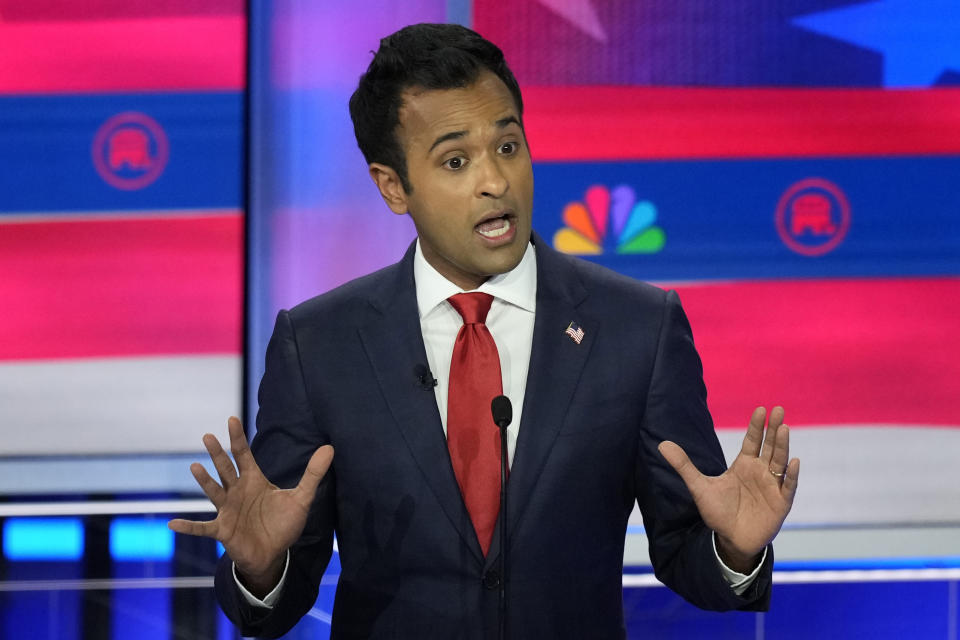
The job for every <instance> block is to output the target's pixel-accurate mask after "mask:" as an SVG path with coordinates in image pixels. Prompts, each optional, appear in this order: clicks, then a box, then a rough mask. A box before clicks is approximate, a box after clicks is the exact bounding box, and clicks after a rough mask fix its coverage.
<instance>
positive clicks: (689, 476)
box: [660, 407, 800, 573]
mask: <svg viewBox="0 0 960 640" xmlns="http://www.w3.org/2000/svg"><path fill="white" fill-rule="evenodd" d="M766 415H767V412H766V409H765V408H763V407H757V408H756V409H755V410H754V412H753V416H751V418H750V426H749V427H748V428H747V434H746V436H744V439H743V446H742V447H741V449H740V453H739V454H738V455H737V457H736V459H735V460H734V461H733V464H732V465H730V468H729V469H727V471H726V472H724V473H723V474H722V475H719V476H705V475H703V474H702V473H700V471H699V470H698V469H697V468H696V467H695V466H694V464H693V463H692V462H691V461H690V458H688V457H687V454H686V453H685V452H684V450H683V449H682V448H681V447H680V446H679V445H677V444H675V443H673V442H670V441H665V442H661V443H660V453H661V454H662V455H663V457H664V458H666V460H667V462H669V463H670V465H671V466H672V467H673V468H674V469H675V470H676V471H677V473H678V474H680V477H681V478H682V479H683V481H684V483H685V484H686V485H687V489H689V490H690V494H691V495H692V496H693V500H694V502H696V505H697V509H698V510H699V511H700V517H701V518H703V521H704V523H706V525H707V526H708V527H710V528H711V529H713V531H714V532H715V533H716V535H717V551H718V552H719V553H720V557H721V559H723V561H724V563H726V564H727V566H729V567H730V568H731V569H735V570H737V571H740V572H742V573H749V572H750V571H752V570H753V568H754V566H755V565H756V562H757V558H758V556H759V554H760V552H761V551H763V549H764V547H766V546H767V544H769V542H770V541H771V540H773V538H774V537H775V536H776V535H777V533H778V532H779V531H780V527H781V526H782V525H783V521H784V519H785V518H786V517H787V514H788V513H789V512H790V508H791V507H792V506H793V498H794V496H795V495H796V493H797V482H798V480H799V477H800V460H799V459H797V458H794V459H792V460H790V459H789V454H790V429H789V428H788V427H787V425H785V424H783V407H774V408H773V410H772V411H771V412H770V424H769V425H768V427H767V433H766V438H764V433H763V425H764V422H765V421H766ZM788 461H789V462H788Z"/></svg>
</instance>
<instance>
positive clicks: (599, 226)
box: [553, 184, 667, 255]
mask: <svg viewBox="0 0 960 640" xmlns="http://www.w3.org/2000/svg"><path fill="white" fill-rule="evenodd" d="M656 221H657V207H656V206H654V204H653V203H652V202H650V201H649V200H641V201H640V202H637V194H636V192H635V191H634V190H633V188H632V187H629V186H627V185H625V184H622V185H620V186H618V187H614V189H613V190H612V191H611V190H610V189H608V188H607V187H605V186H603V185H594V186H592V187H590V188H589V189H587V192H586V194H584V198H583V202H571V203H570V204H568V205H567V206H566V207H565V208H564V210H563V222H564V224H566V226H565V227H563V228H562V229H560V230H559V231H557V233H556V234H554V236H553V246H554V248H555V249H557V251H562V252H564V253H573V254H577V255H600V254H602V253H604V252H605V251H608V252H609V251H612V252H614V253H620V254H643V253H646V254H649V253H657V252H658V251H660V250H661V249H663V245H664V243H665V242H666V239H667V237H666V235H665V234H664V232H663V229H661V228H660V227H658V226H656V225H655V224H654V223H655V222H656Z"/></svg>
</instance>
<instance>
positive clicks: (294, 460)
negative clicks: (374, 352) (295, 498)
mask: <svg viewBox="0 0 960 640" xmlns="http://www.w3.org/2000/svg"><path fill="white" fill-rule="evenodd" d="M300 357H301V354H300V349H299V346H298V344H297V339H296V333H295V330H294V327H293V323H292V320H291V318H290V315H289V314H288V313H287V312H286V311H281V312H280V314H279V315H278V317H277V322H276V326H275V327H274V331H273V336H272V337H271V338H270V343H269V345H268V346H267V357H266V367H265V370H264V374H263V379H262V380H261V382H260V391H259V395H258V399H259V402H260V410H259V411H258V413H257V435H256V437H255V438H254V440H253V443H252V444H251V449H252V451H253V455H254V457H255V458H256V460H257V463H258V464H259V465H260V468H261V470H262V471H263V473H264V475H265V476H266V477H267V478H268V479H269V480H270V481H271V482H273V483H274V484H276V485H277V486H278V487H280V488H284V489H286V488H291V487H294V486H296V484H297V483H298V482H299V480H300V476H301V475H302V474H303V471H304V469H305V468H306V466H307V461H308V460H309V459H310V456H311V455H313V452H314V451H316V449H317V447H319V446H321V445H324V444H327V442H328V438H327V437H326V435H325V434H324V433H323V432H322V431H321V429H320V427H319V426H318V425H317V421H316V419H315V416H314V412H313V410H312V408H311V405H310V402H309V399H308V397H307V393H306V389H305V385H304V379H303V373H302V368H301V363H300ZM335 485H336V479H335V471H334V468H333V466H331V468H330V470H329V471H328V472H327V474H326V476H325V477H324V479H323V481H322V482H321V483H320V486H319V488H318V489H317V495H316V497H315V499H314V502H313V505H312V507H311V509H310V512H309V514H308V516H307V523H306V526H305V528H304V531H303V533H302V534H301V536H300V539H299V540H298V541H297V542H296V543H294V545H293V547H292V548H291V549H290V564H289V566H288V569H287V576H286V581H285V582H284V585H283V590H282V592H281V595H280V599H279V600H278V601H277V603H276V605H275V606H274V607H273V608H272V609H263V608H260V607H254V606H251V605H250V604H249V603H248V602H247V601H246V600H245V599H244V598H243V595H242V594H241V593H240V592H239V590H238V588H237V586H236V583H235V582H234V580H233V574H232V570H231V567H232V560H231V559H230V558H229V556H228V555H227V554H224V555H223V557H222V558H221V559H220V562H219V564H218V566H217V575H216V579H215V588H216V594H217V599H218V600H219V601H220V606H221V607H222V608H223V611H224V613H225V614H226V615H227V617H228V618H229V619H230V620H231V621H232V622H233V623H234V624H235V625H237V627H239V629H240V631H241V633H242V634H243V635H244V636H258V637H265V638H276V637H279V636H281V635H283V634H284V633H286V632H287V631H288V630H289V629H290V628H291V627H293V626H294V625H295V624H296V623H297V622H298V621H299V620H300V618H301V617H302V616H303V615H304V614H305V613H306V612H307V611H309V610H310V608H311V607H312V606H313V603H314V602H315V601H316V598H317V592H318V589H319V585H320V580H321V579H322V577H323V572H324V571H325V570H326V567H327V563H328V562H329V561H330V556H331V553H332V552H333V532H334V528H335V526H336V505H335V493H336V492H335Z"/></svg>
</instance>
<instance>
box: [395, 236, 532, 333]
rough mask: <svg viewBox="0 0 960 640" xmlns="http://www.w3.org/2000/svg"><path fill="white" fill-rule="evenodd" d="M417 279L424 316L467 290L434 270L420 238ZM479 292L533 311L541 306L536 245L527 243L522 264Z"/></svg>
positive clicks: (415, 264) (416, 255)
mask: <svg viewBox="0 0 960 640" xmlns="http://www.w3.org/2000/svg"><path fill="white" fill-rule="evenodd" d="M413 280H414V283H415V285H416V290H417V308H418V309H419V310H420V317H421V318H423V317H425V316H426V315H427V314H429V313H430V312H431V311H433V310H434V309H435V308H436V307H437V306H438V305H439V304H441V303H442V302H444V301H445V300H446V299H447V298H449V297H450V296H452V295H455V294H458V293H463V289H461V288H460V287H458V286H457V285H455V284H453V283H452V282H450V281H449V280H447V279H446V278H444V277H443V276H442V275H440V273H439V272H438V271H437V270H436V269H434V268H433V267H432V266H431V265H430V263H429V262H427V259H426V258H424V257H423V252H422V251H421V250H420V239H419V238H417V247H416V251H415V252H414V255H413ZM476 291H482V292H483V293H489V294H490V295H492V296H493V297H494V298H499V299H501V300H503V301H504V302H507V303H509V304H512V305H514V306H517V307H520V308H521V309H524V310H525V311H529V312H530V313H533V312H535V311H536V308H537V252H536V251H535V250H534V248H533V244H531V243H529V242H528V243H527V249H526V251H524V253H523V258H522V259H521V260H520V264H518V265H517V266H516V267H514V268H513V269H511V270H510V271H507V272H506V273H500V274H497V275H495V276H492V277H491V278H490V279H489V280H487V281H486V282H484V283H483V284H482V285H480V288H479V289H476Z"/></svg>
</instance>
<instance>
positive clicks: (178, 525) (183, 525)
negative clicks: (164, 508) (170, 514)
mask: <svg viewBox="0 0 960 640" xmlns="http://www.w3.org/2000/svg"><path fill="white" fill-rule="evenodd" d="M167 527H168V528H169V529H171V530H173V531H176V532H177V533H184V534H186V535H188V536H203V537H204V538H216V537H217V524H216V520H208V521H206V522H198V521H196V520H183V519H182V518H176V519H175V520H170V521H169V522H167Z"/></svg>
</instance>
